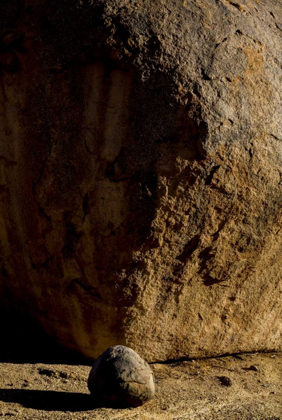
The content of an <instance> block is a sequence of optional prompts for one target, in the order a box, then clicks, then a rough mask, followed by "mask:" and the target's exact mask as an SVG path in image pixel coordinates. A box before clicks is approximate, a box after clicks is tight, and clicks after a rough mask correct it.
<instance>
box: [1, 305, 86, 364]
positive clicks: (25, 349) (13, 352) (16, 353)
mask: <svg viewBox="0 0 282 420" xmlns="http://www.w3.org/2000/svg"><path fill="white" fill-rule="evenodd" d="M0 333H1V346H0V363H47V364H64V365H68V364H70V365H78V364H79V365H88V366H90V365H91V364H92V363H93V361H92V360H87V359H85V358H84V357H82V356H81V355H79V354H78V353H77V352H75V351H71V350H68V349H66V348H63V347H62V346H60V345H58V344H57V343H55V342H54V341H53V340H52V339H51V338H49V337H48V336H47V335H46V333H45V332H44V331H43V329H42V328H41V327H40V326H39V325H38V324H37V323H36V322H35V321H34V320H32V319H31V318H30V317H28V316H26V315H22V314H16V313H11V312H8V311H6V312H4V311H1V312H0Z"/></svg>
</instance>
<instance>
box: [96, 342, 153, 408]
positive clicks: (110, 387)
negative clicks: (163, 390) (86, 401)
mask: <svg viewBox="0 0 282 420" xmlns="http://www.w3.org/2000/svg"><path fill="white" fill-rule="evenodd" d="M88 389H89V391H90V393H91V394H92V396H93V397H94V398H95V400H96V401H98V402H99V403H106V404H109V403H110V404H112V405H115V406H121V407H124V406H131V407H138V406H140V405H142V404H144V403H145V402H146V401H148V400H150V399H152V398H153V397H154V394H155V384H154V378H153V372H152V370H151V369H150V367H149V365H148V363H147V362H145V360H143V359H142V358H141V357H140V356H139V355H138V354H137V353H136V352H135V351H134V350H132V349H130V348H129V347H125V346H121V345H118V346H114V347H110V348H108V349H107V350H106V351H105V352H104V353H103V354H102V355H101V356H99V357H98V359H97V360H96V361H95V363H94V365H93V366H92V369H91V371H90V374H89V377H88Z"/></svg>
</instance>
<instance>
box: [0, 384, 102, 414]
mask: <svg viewBox="0 0 282 420" xmlns="http://www.w3.org/2000/svg"><path fill="white" fill-rule="evenodd" d="M0 401H3V402H9V403H18V404H21V405H22V406H23V407H26V408H32V409H35V410H45V411H71V412H75V411H88V410H93V409H95V408H101V407H102V406H101V404H98V403H97V402H95V400H93V397H92V396H91V395H89V394H82V393H77V392H62V391H40V390H33V389H29V390H27V389H0Z"/></svg>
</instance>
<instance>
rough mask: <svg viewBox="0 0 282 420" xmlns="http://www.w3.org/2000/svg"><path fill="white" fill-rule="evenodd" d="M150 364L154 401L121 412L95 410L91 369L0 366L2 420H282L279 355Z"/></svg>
mask: <svg viewBox="0 0 282 420" xmlns="http://www.w3.org/2000/svg"><path fill="white" fill-rule="evenodd" d="M23 345H24V344H23ZM2 359H3V358H2ZM151 366H152V369H153V371H154V375H155V382H156V397H155V399H154V400H152V401H150V402H148V403H147V404H145V405H144V406H142V407H139V408H135V409H123V410H121V409H112V408H103V407H97V406H96V407H95V405H94V404H93V401H92V399H91V397H90V395H89V393H88V390H87V385H86V384H87V377H88V373H89V371H90V366H85V365H77V364H76V365H74V364H68V365H66V364H56V363H52V364H46V363H11V362H3V363H0V418H1V419H44V420H45V419H46V420H48V419H64V420H66V419H79V420H82V419H83V420H84V419H85V420H86V419H97V420H98V419H99V420H102V419H103V420H117V419H127V420H129V419H140V420H143V419H144V420H145V419H160V420H161V419H163V420H178V419H183V420H184V419H201V420H204V419H205V420H206V419H228V420H229V419H230V420H233V419H243V420H244V419H248V420H251V419H264V420H266V419H267V420H278V419H282V354H281V353H271V354H270V353H268V354H242V355H240V356H239V355H237V356H228V357H220V358H213V359H207V360H194V361H182V362H177V363H170V364H153V365H151Z"/></svg>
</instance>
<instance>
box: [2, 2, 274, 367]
mask: <svg viewBox="0 0 282 420" xmlns="http://www.w3.org/2000/svg"><path fill="white" fill-rule="evenodd" d="M281 21H282V8H281V4H280V2H279V1H278V0H277V1H275V0H270V1H268V2H267V4H263V3H262V2H256V1H253V0H246V1H245V2H244V4H243V3H242V4H241V3H240V2H239V1H238V2H237V1H236V2H230V1H227V0H219V1H214V0H208V1H198V0H192V1H189V2H188V1H187V2H186V1H184V2H183V1H179V2H178V1H177V2H176V1H173V0H169V1H167V0H166V1H159V2H153V1H146V0H142V1H139V2H135V1H133V0H129V1H125V0H114V1H111V2H107V1H106V0H100V1H98V0H94V1H90V0H82V1H78V0H77V1H76V0H71V1H64V0H60V1H51V0H49V1H47V0H45V1H44V0H42V1H40V2H38V1H35V0H29V1H27V0H26V1H22V2H19V1H16V0H14V1H10V0H9V1H8V0H5V1H2V3H1V14H0V24H1V38H0V62H1V75H0V97H1V101H0V121H1V124H0V195H1V200H0V249H1V260H0V261H1V277H0V301H1V304H2V306H5V307H7V308H9V309H13V310H17V311H20V312H23V313H28V314H29V315H31V316H32V317H33V318H35V319H36V320H37V321H38V322H39V323H40V324H41V325H42V326H43V328H44V329H45V330H46V331H47V333H48V334H49V335H51V336H52V337H54V338H55V339H56V340H57V341H58V342H59V343H61V344H63V345H65V346H66V347H69V348H74V349H76V350H78V351H80V352H81V353H82V354H83V355H85V356H88V357H96V356H98V355H99V354H100V353H101V352H103V351H104V350H105V348H107V347H109V346H112V345H115V344H124V345H127V346H130V347H133V348H134V349H135V350H136V351H138V352H139V353H140V354H141V355H142V356H143V357H145V358H146V359H147V360H149V361H153V360H165V359H171V358H177V357H183V356H187V357H202V356H209V355H218V354H224V353H234V352H240V351H254V350H279V349H280V350H281V349H282V338H281V333H282V322H281V311H282V296H281V292H282V282H281V274H282V269H281V266H282V230H281V222H282V215H281V206H282V191H281V176H282V170H281V168H282V165H281V164H282V146H281V145H282V133H281V123H282V121H281V115H282V112H281V110H282V108H281V97H282V95H281V93H282V92H281V77H282V70H281V66H282V61H281V60H282V58H281V30H282V27H281V24H280V22H281Z"/></svg>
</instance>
